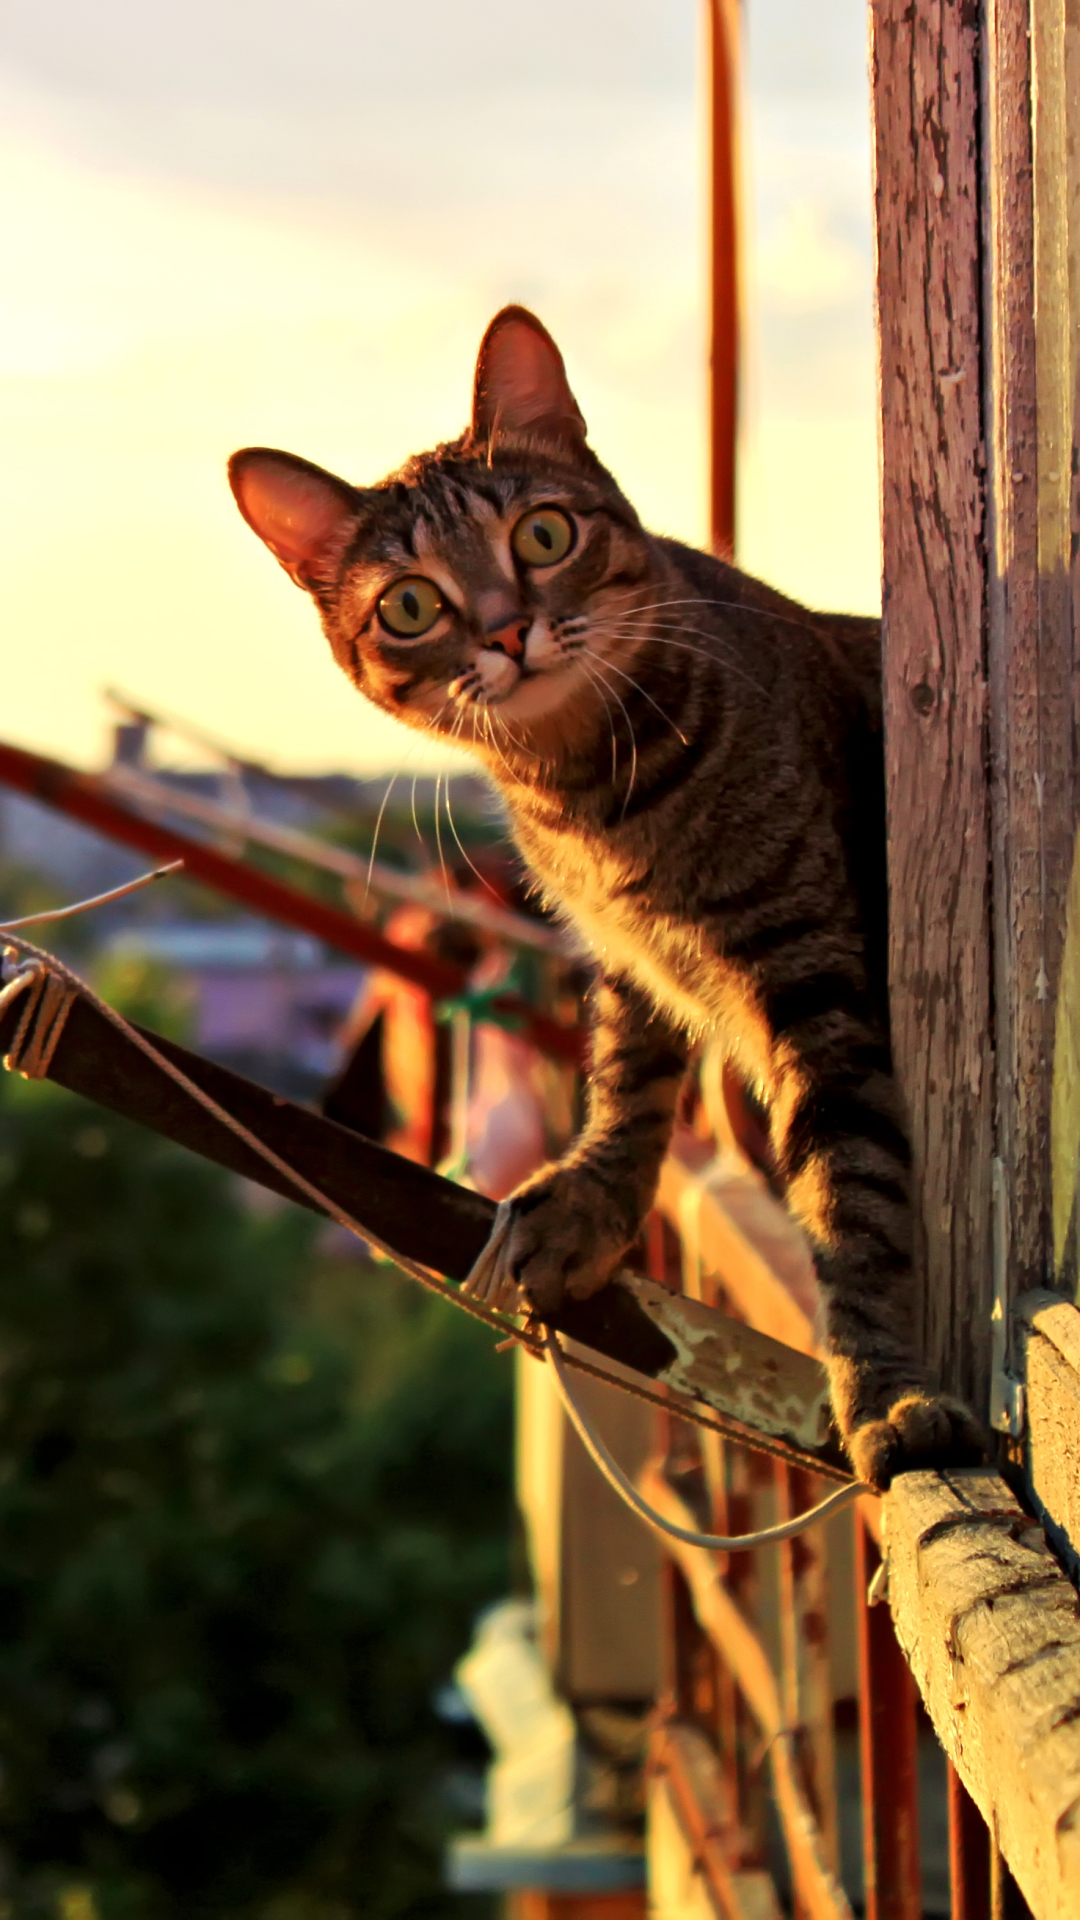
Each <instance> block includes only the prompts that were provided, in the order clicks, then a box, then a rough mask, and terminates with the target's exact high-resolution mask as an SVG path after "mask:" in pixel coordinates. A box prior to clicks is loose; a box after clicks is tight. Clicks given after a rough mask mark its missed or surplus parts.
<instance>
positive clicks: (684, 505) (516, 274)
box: [0, 0, 878, 771]
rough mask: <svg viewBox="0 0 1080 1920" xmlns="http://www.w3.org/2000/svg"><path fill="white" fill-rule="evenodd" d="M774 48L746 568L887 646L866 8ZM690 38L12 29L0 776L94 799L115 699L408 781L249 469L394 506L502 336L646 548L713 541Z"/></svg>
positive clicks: (763, 172) (328, 27)
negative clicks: (8, 747)
mask: <svg viewBox="0 0 1080 1920" xmlns="http://www.w3.org/2000/svg"><path fill="white" fill-rule="evenodd" d="M745 11H746V38H747V49H746V53H747V58H746V73H745V85H746V95H747V98H746V110H745V112H746V118H745V129H744V131H745V146H746V152H745V161H746V197H747V232H748V248H747V279H748V293H747V317H748V328H747V342H748V354H747V360H748V367H747V378H746V388H745V398H744V444H743V458H742V466H741V520H740V553H739V558H740V560H741V562H742V564H743V565H745V566H747V567H748V568H750V569H751V570H752V571H755V572H759V573H762V574H763V575H765V576H766V577H767V578H769V579H770V580H773V581H775V582H776V583H777V584H778V585H780V586H782V587H784V588H785V589H787V590H788V591H791V592H793V593H796V594H798V595H799V596H801V597H802V598H805V599H807V600H808V601H810V602H811V603H814V604H819V605H823V604H831V605H836V606H846V607H850V608H855V609H860V610H864V609H868V608H872V607H874V606H876V603H877V588H878V548H877V478H876V449H875V428H874V349H873V335H872V326H871V305H870V269H871V241H870V176H869V135H868V108H867V97H866V74H865V41H864V36H865V6H864V3H863V0H816V3H815V5H814V6H813V7H808V6H807V5H806V4H805V0H746V7H745ZM699 26H700V22H699V17H698V10H697V6H696V4H695V0H618V4H617V5H616V4H615V0H546V4H545V6H544V7H543V8H537V7H536V6H535V4H533V0H529V4H524V3H523V0H410V4H409V5H408V6H407V7H406V6H390V5H387V4H386V0H306V3H305V5H304V7H303V8H297V7H296V6H294V5H292V4H289V5H286V4H284V0H185V6H184V7H183V8H182V9H179V8H176V7H174V6H167V5H165V4H163V0H96V3H95V5H94V6H93V7H88V6H86V5H85V0H51V4H50V5H48V6H43V5H42V4H41V0H0V254H2V258H3V262H4V270H3V275H2V284H0V497H2V505H3V512H2V515H0V553H2V564H0V632H2V636H3V638H2V641H0V661H2V669H3V670H2V675H0V737H4V738H8V739H14V740H18V741H20V742H22V743H23V744H27V745H31V746H36V747H39V748H42V749H44V750H45V751H51V752H55V753H59V754H62V755H64V756H66V757H70V758H73V759H76V760H78V761H80V762H82V763H83V764H87V765H93V764H99V763H100V762H101V760H102V758H103V756H104V755H105V753H106V731H105V729H106V725H107V711H106V709H105V707H104V704H103V702H102V699H101V689H102V688H103V687H104V686H106V685H109V684H114V685H119V686H120V687H121V688H123V689H124V690H125V691H127V692H128V693H130V694H131V695H133V696H135V697H136V698H137V699H141V700H144V701H145V702H146V703H147V704H149V705H156V706H161V707H165V708H170V709H172V710H175V711H178V712H180V713H182V714H185V715H187V716H189V717H190V718H191V719H192V720H195V721H198V722H201V723H202V725H203V726H205V727H206V728H207V729H208V730H210V731H212V732H214V733H215V734H218V735H223V736H225V737H226V738H228V739H230V740H232V741H235V743H236V744H237V746H238V747H240V748H241V749H243V750H245V751H247V752H250V753H252V754H255V755H257V756H260V757H262V758H265V759H267V760H268V761H271V762H272V763H274V764H276V765H278V766H280V767H282V768H288V769H299V768H304V769H317V768H329V767H334V768H338V767H341V768H351V769H355V770H357V771H366V770H370V769H372V768H376V767H383V766H389V765H392V764H394V763H395V762H396V761H397V760H398V759H399V758H400V757H401V756H402V755H403V753H404V751H405V750H406V749H407V748H408V741H407V740H406V738H405V736H404V735H402V734H400V733H399V732H398V730H397V729H396V728H395V727H394V725H393V723H392V722H390V721H384V720H383V719H382V718H381V717H379V716H377V715H375V714H373V713H371V712H370V711H369V710H368V709H366V708H365V707H364V706H363V704H362V703H361V702H360V700H359V698H358V696H356V695H355V694H354V693H352V692H351V690H350V689H349V688H348V686H347V685H346V683H345V681H344V680H343V679H342V678H341V676H340V674H339V673H338V671H337V669H336V668H334V667H333V666H332V664H331V662H330V660H329V656H328V654H327V651H326V648H325V643H324V641H323V639H322V636H321V634H320V633H319V630H318V627H317V623H316V621H315V618H314V615H313V613H312V611H311V609H310V606H309V604H308V603H307V601H306V599H305V598H304V597H303V596H301V595H300V594H299V593H297V591H296V590H295V588H293V587H292V586H291V585H290V584H289V582H288V581H287V579H286V578H285V576H284V574H282V573H280V572H279V570H278V569H277V568H276V567H275V566H274V564H273V562H272V561H271V560H270V559H269V557H268V556H267V555H266V553H265V552H264V550H263V549H262V548H261V547H259V546H258V544H257V542H256V541H255V540H254V539H253V537H252V536H251V534H250V533H249V532H248V531H247V530H246V528H245V527H244V526H243V524H242V523H241V521H240V519H239V517H238V515H237V514H236V511H235V508H234V507H233V505H232V501H231V497H230V495H229V493H228V490H227V487H226V485H225V480H224V471H223V469H224V461H225V458H226V456H227V455H228V453H229V452H230V451H231V450H232V449H233V448H234V447H236V446H240V445H243V444H245V443H250V442H259V443H264V444H265V443H269V444H272V445H280V446H285V447H289V448H292V449H294V450H295V451H297V452H301V453H304V454H305V455H307V456H308V457H309V458H312V459H315V460H318V461H320V462H322V463H323V464H325V465H327V466H330V467H333V468H336V469H337V470H339V471H341V472H343V473H345V474H346V475H347V476H348V477H350V478H352V479H356V480H361V481H367V480H373V479H375V478H377V477H380V476H381V475H382V474H383V473H385V472H386V471H387V470H389V469H390V468H391V467H393V466H395V465H397V464H398V463H399V462H400V461H401V460H402V459H403V458H404V457H405V456H406V455H407V454H408V453H410V452H411V451H414V450H416V449H417V448H420V447H423V446H427V445H430V444H432V443H433V442H434V441H436V440H438V439H441V438H445V437H446V436H447V435H449V434H452V433H455V432H457V431H458V430H459V429H460V427H461V426H462V425H463V423H464V420H465V417H466V412H467V407H468V399H469V391H470V383H471V375H472V365H473V359H474V356H475V351H476V345H477V342H478V340H479V337H480V334H481V332H482V330H483V328H484V325H485V324H486V322H487V320H488V319H489V318H490V316H491V314H492V312H494V310H495V309H496V308H497V307H498V306H499V305H501V304H502V303H503V302H504V301H506V300H510V299H514V300H522V301H524V302H526V303H527V304H529V305H531V306H533V307H535V308H536V310H537V311H538V312H539V313H540V314H541V316H542V317H543V319H544V320H545V321H546V323H547V324H548V325H549V326H550V327H551V329H552V331H553V332H554V333H555V335H556V337H557V338H558V339H559V341H560V344H561V345H562V347H563V350H564V353H565V356H566V360H567V364H568V368H569V371H570V376H571V380H572V383H573V385H574V387H575V389H576V391H577V394H578V398H579V400H580V401H581V404H582V407H583V410H584V412H585V415H586V417H587V419H588V421H589V426H590V433H591V437H592V440H593V443H594V445H595V446H596V447H597V449H598V451H599V452H600V454H601V456H602V458H603V459H604V460H605V461H606V463H607V464H608V465H610V466H611V467H612V468H613V470H614V471H615V473H616V474H617V476H618V477H619V479H620V481H621V482H622V484H623V486H624V487H625V489H626V491H627V492H628V493H629V494H630V496H631V498H632V499H633V500H634V501H635V503H636V504H637V506H638V507H639V509H640V510H641V512H642V513H643V515H644V516H645V518H646V519H647V521H648V522H649V523H650V524H651V525H652V526H654V527H655V528H656V529H657V530H658V531H663V532H670V533H675V534H677V535H679V536H681V537H684V538H687V539H690V540H700V539H702V538H703V536H704V528H705V489H704V474H705V440H704V416H703V398H704V377H703V368H704V350H703V342H704V306H703V286H704V258H703V248H702V241H703V215H704V210H703V205H702V196H701V184H702V177H703V155H702V116H701V112H700V93H699V75H698V65H699ZM410 764H411V765H420V764H424V763H423V762H422V761H421V760H420V758H419V756H418V755H417V754H416V752H415V750H413V751H412V758H411V760H410Z"/></svg>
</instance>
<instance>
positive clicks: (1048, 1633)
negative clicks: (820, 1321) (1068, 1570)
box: [883, 1470, 1080, 1920]
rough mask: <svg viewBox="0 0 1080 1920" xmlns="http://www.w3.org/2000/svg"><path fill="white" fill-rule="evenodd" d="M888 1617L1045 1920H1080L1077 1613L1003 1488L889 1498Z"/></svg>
mask: <svg viewBox="0 0 1080 1920" xmlns="http://www.w3.org/2000/svg"><path fill="white" fill-rule="evenodd" d="M883 1504H884V1510H885V1529H884V1531H885V1542H886V1549H887V1560H888V1570H889V1571H888V1579H889V1606H890V1608H891V1611H892V1616H893V1621H894V1624H895V1627H896V1634H897V1638H898V1640H899V1641H900V1644H901V1646H902V1647H903V1649H904V1652H905V1654H906V1656H907V1658H908V1660H909V1662H910V1664H911V1667H912V1670H913V1671H914V1674H915V1677H916V1679H917V1681H918V1683H919V1689H920V1691H921V1693H922V1696H923V1700H924V1701H925V1703H926V1706H927V1708H928V1710H929V1713H930V1717H931V1719H932V1720H933V1722H934V1726H935V1728H936V1730H937V1734H938V1738H939V1739H940V1741H941V1743H942V1745H943V1746H944V1748H945V1751H946V1753H947V1754H948V1756H949V1758H950V1760H951V1761H952V1763H953V1765H954V1766H955V1768H956V1770H957V1772H958V1773H959V1775H960V1777H961V1779H962V1780H963V1782H964V1785H965V1787H966V1788H967V1790H968V1792H969V1793H970V1795H971V1797H972V1799H973V1800H974V1801H975V1802H976V1804H977V1805H978V1807H979V1809H980V1811H981V1812H982V1814H983V1817H984V1819H985V1820H986V1822H987V1824H988V1826H990V1828H991V1831H992V1832H993V1833H995V1834H996V1836H997V1838H998V1842H999V1845H1000V1847H1001V1850H1002V1852H1003V1854H1004V1856H1005V1858H1006V1860H1007V1861H1008V1863H1009V1866H1010V1867H1011V1869H1012V1872H1013V1874H1014V1875H1015V1877H1016V1880H1017V1882H1018V1883H1019V1885H1020V1887H1021V1888H1022V1890H1023V1893H1024V1896H1025V1898H1026V1899H1027V1901H1028V1903H1029V1905H1030V1907H1031V1910H1032V1912H1033V1914H1034V1915H1035V1916H1036V1920H1075V1916H1076V1914H1077V1913H1080V1607H1078V1602H1077V1596H1076V1593H1075V1591H1074V1590H1073V1588H1072V1586H1071V1585H1070V1584H1069V1582H1068V1580H1067V1579H1066V1578H1065V1575H1064V1574H1063V1573H1062V1571H1061V1569H1060V1567H1059V1566H1058V1563H1057V1561H1056V1560H1055V1559H1054V1557H1053V1555H1052V1554H1051V1552H1050V1550H1049V1548H1048V1547H1047V1545H1046V1542H1045V1539H1044V1537H1043V1534H1042V1530H1041V1528H1039V1527H1038V1526H1036V1525H1035V1524H1034V1523H1033V1522H1032V1520H1031V1519H1030V1517H1029V1516H1028V1515H1027V1514H1025V1513H1024V1511H1023V1510H1022V1508H1021V1507H1020V1506H1019V1505H1018V1504H1017V1502H1016V1500H1015V1499H1014V1498H1013V1495H1012V1494H1011V1493H1010V1491H1009V1489H1008V1487H1007V1486H1006V1485H1005V1482H1004V1481H1003V1480H1001V1479H1000V1478H999V1476H998V1475H997V1474H994V1473H991V1472H989V1471H982V1470H975V1471H969V1472H953V1473H948V1474H936V1473H909V1474H904V1475H902V1476H901V1477H900V1478H899V1479H898V1480H896V1481H895V1482H894V1483H893V1486H892V1488H891V1490H890V1492H889V1493H888V1494H887V1495H886V1496H885V1500H884V1503H883Z"/></svg>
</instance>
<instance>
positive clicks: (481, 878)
mask: <svg viewBox="0 0 1080 1920" xmlns="http://www.w3.org/2000/svg"><path fill="white" fill-rule="evenodd" d="M444 792H445V795H446V817H447V819H448V821H449V822H450V831H451V833H452V834H453V836H454V839H455V840H456V841H457V843H458V849H459V851H460V853H461V857H462V859H463V860H464V861H465V863H466V865H467V866H469V867H471V868H472V871H473V872H474V873H475V875H476V877H477V879H478V880H479V882H480V885H481V886H482V887H486V889H487V891H488V893H490V895H491V897H492V899H493V900H494V901H496V902H497V903H498V905H499V906H502V901H501V900H500V899H499V895H498V893H497V892H496V890H495V888H494V887H493V886H492V884H491V881H490V880H485V878H484V876H483V874H482V873H481V871H480V869H479V867H478V866H477V865H476V862H475V861H474V860H471V859H470V858H469V855H468V854H467V853H466V851H465V848H464V846H463V845H462V840H461V835H460V833H459V832H458V830H457V825H456V823H455V820H454V816H453V814H452V813H451V811H450V781H449V778H447V782H446V786H445V788H444Z"/></svg>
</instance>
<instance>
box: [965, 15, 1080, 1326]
mask: <svg viewBox="0 0 1080 1920" xmlns="http://www.w3.org/2000/svg"><path fill="white" fill-rule="evenodd" d="M1064 15H1065V9H1064V6H1063V5H1061V4H1059V0H1037V3H1036V4H1035V5H1031V4H1030V0H993V4H992V5H990V6H989V7H988V14H987V40H986V45H987V143H988V148H987V178H988V181H989V186H990V191H989V195H988V202H987V218H986V235H987V312H988V320H989V329H990V332H989V339H988V342H987V346H988V357H987V365H988V369H989V376H990V388H989V393H988V404H987V422H988V443H989V474H988V478H989V492H988V499H989V507H990V517H989V525H988V534H989V540H990V558H991V565H990V573H989V649H988V667H989V696H990V726H991V788H992V803H993V853H994V860H993V870H994V902H995V911H994V928H995V943H994V944H995V972H994V981H995V1026H996V1032H995V1057H996V1064H997V1101H998V1112H999V1122H998V1125H999V1138H998V1149H997V1150H998V1155H999V1158H1000V1160H1001V1162H1002V1166H1003V1169H1004V1178H1003V1181H1002V1188H1001V1202H1000V1227H999V1232H1000V1239H1001V1245H1000V1248H999V1265H1000V1267H1001V1269H1002V1272H1003V1292H1004V1304H1005V1307H1006V1311H1007V1308H1008V1302H1009V1300H1010V1299H1011V1298H1015V1296H1016V1295H1017V1294H1018V1293H1020V1292H1022V1291H1024V1290H1025V1289H1027V1288H1030V1287H1032V1286H1037V1285H1040V1284H1043V1283H1044V1282H1046V1281H1047V1280H1049V1278H1050V1277H1051V1275H1052V1274H1053V1272H1054V1250H1053V1236H1052V1212H1051V1190H1052V1188H1051V1164H1050V1156H1051V1104H1052V1095H1051V1087H1052V1073H1051V1065H1052V1059H1053V1051H1054V1026H1055V1008H1056V1001H1057V998H1058V991H1059V982H1060V978H1061V964H1062V953H1063V942H1064V935H1065V927H1066V901H1067V895H1068V885H1069V874H1070V869H1071V865H1072V853H1073V837H1074V829H1075V822H1076V812H1077V768H1076V743H1075V739H1074V727H1073V697H1074V696H1073V689H1072V676H1073V672H1074V668H1075V656H1074V646H1073V634H1072V619H1071V608H1070V605H1069V563H1070V555H1069V504H1070V500H1069V495H1070V488H1071V452H1072V442H1073V432H1072V421H1071V417H1070V416H1071V411H1072V402H1073V392H1072V388H1073V368H1072V365H1071V358H1072V355H1071V350H1070V341H1069V331H1070V314H1069V286H1068V269H1067V251H1068V248H1067V231H1066V229H1067V203H1066V192H1065V188H1066V182H1067V179H1068V159H1067V145H1068V134H1067V126H1066V110H1065V83H1064V64H1063V63H1064V54H1065V46H1064V25H1065V20H1064Z"/></svg>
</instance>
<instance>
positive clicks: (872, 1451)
mask: <svg viewBox="0 0 1080 1920" xmlns="http://www.w3.org/2000/svg"><path fill="white" fill-rule="evenodd" d="M844 1444H845V1446H846V1447H847V1451H848V1457H849V1459H850V1461H851V1464H852V1466H853V1467H854V1469H855V1475H856V1478H857V1479H859V1480H863V1481H865V1482H866V1484H867V1486H871V1487H875V1488H877V1490H878V1492H880V1493H884V1492H885V1490H886V1488H887V1487H888V1486H889V1484H890V1482H891V1481H892V1480H893V1478H894V1477H895V1475H896V1474H898V1473H906V1472H908V1471H909V1470H910V1469H911V1468H913V1467H977V1466H980V1465H981V1464H982V1463H983V1462H984V1461H985V1459H986V1457H987V1436H986V1434H985V1432H984V1430H983V1428H982V1426H981V1424H980V1422H979V1421H978V1420H977V1419H976V1418H975V1415H974V1414H973V1413H972V1411H971V1409H970V1407H965V1405H964V1403H963V1401H962V1400H954V1399H953V1398H952V1396H951V1394H947V1393H919V1392H915V1393H905V1394H904V1395H903V1396H902V1397H901V1398H900V1399H898V1400H895V1401H894V1402H893V1404H892V1406H891V1407H890V1408H889V1410H888V1412H887V1413H886V1414H885V1416H884V1417H883V1418H882V1419H877V1420H863V1421H861V1422H860V1423H859V1424H858V1425H857V1426H855V1427H854V1428H853V1429H852V1431H851V1432H850V1433H849V1434H848V1435H847V1437H846V1439H845V1443H844Z"/></svg>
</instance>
